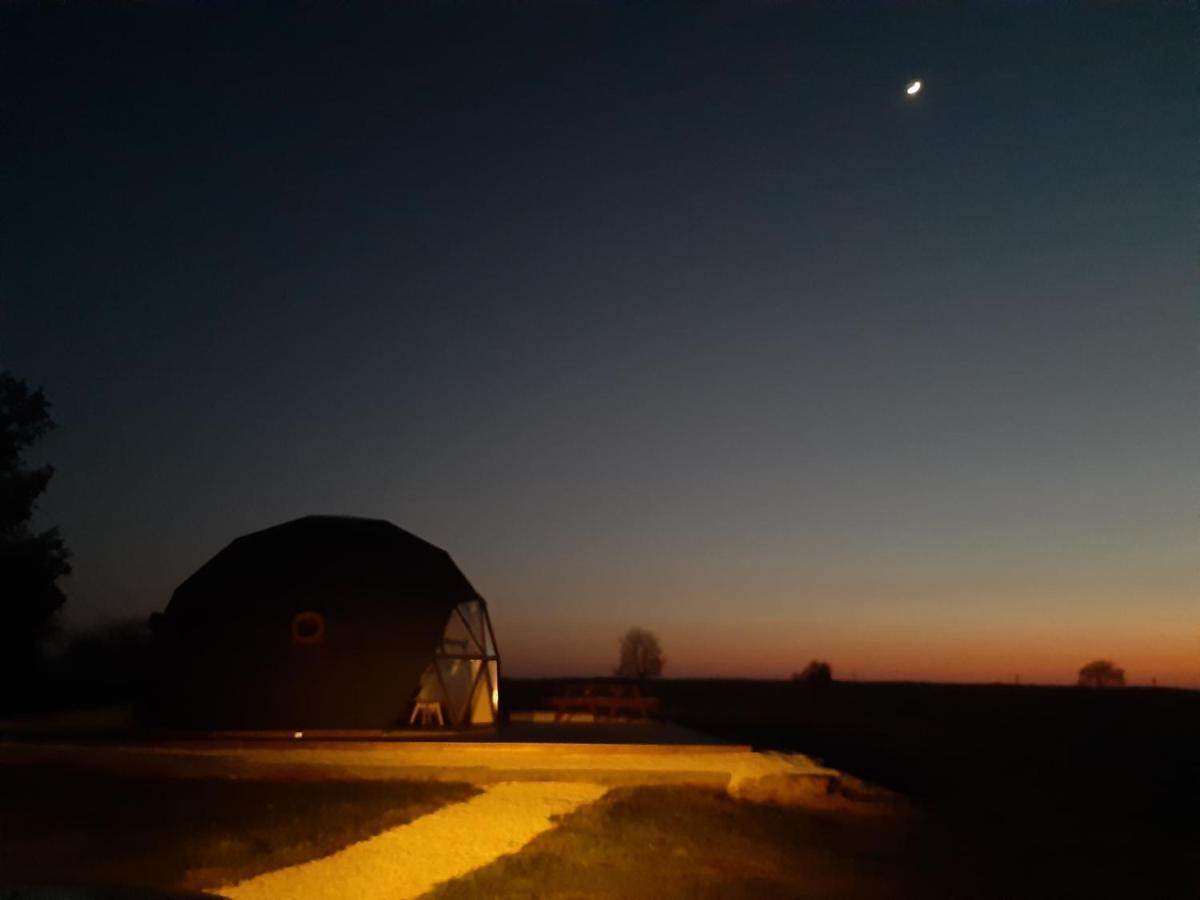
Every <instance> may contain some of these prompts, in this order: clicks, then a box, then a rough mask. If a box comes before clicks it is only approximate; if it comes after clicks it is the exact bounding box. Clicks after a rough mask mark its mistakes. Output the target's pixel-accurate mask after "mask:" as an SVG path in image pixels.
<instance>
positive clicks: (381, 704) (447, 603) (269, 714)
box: [147, 516, 500, 731]
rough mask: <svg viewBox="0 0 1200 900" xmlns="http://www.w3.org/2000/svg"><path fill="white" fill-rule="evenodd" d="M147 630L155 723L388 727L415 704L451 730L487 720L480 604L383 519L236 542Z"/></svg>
mask: <svg viewBox="0 0 1200 900" xmlns="http://www.w3.org/2000/svg"><path fill="white" fill-rule="evenodd" d="M151 627H152V629H153V631H154V635H155V669H156V671H155V672H154V678H153V682H152V688H151V691H150V693H149V697H148V707H147V711H148V714H149V717H150V720H151V722H153V723H154V724H157V725H160V726H164V727H171V728H181V729H187V730H197V729H204V730H214V729H219V730H274V729H285V730H288V731H303V730H305V729H314V730H319V729H369V730H375V729H390V728H395V727H403V726H406V725H407V724H408V723H409V721H410V719H411V718H412V716H413V714H414V709H415V705H416V704H418V703H420V704H421V705H422V706H423V707H424V708H425V709H426V710H428V709H429V708H430V707H435V708H436V709H437V711H438V713H439V717H440V718H441V719H442V720H443V721H444V723H445V724H446V725H447V726H450V727H454V728H462V727H466V726H470V725H482V724H490V723H492V722H495V720H496V714H497V707H498V704H499V675H500V672H499V666H500V658H499V655H498V653H497V652H496V644H495V636H494V634H493V632H492V625H491V620H490V619H489V618H488V612H487V604H486V602H485V601H484V599H483V598H482V597H481V596H479V594H478V593H477V592H476V591H475V589H474V588H473V587H472V586H471V583H470V582H469V581H467V579H466V577H465V576H464V575H463V574H462V572H461V571H459V569H458V566H456V565H455V564H454V561H453V560H452V559H451V558H450V556H449V554H447V553H446V551H444V550H442V549H440V548H438V547H435V546H433V545H432V544H430V543H427V542H426V541H423V540H421V539H420V538H418V537H416V536H415V535H412V534H409V533H408V532H407V531H404V530H402V529H400V528H397V527H396V526H395V525H392V524H391V523H390V522H385V521H383V520H380V519H359V518H351V517H343V516H308V517H306V518H302V519H296V520H295V521H292V522H287V523H284V524H282V525H276V526H275V527H273V528H267V529H265V530H263V531H257V532H254V533H253V534H248V535H246V536H244V537H240V538H238V539H237V540H235V541H234V542H233V543H232V544H230V545H229V546H228V547H226V548H225V549H224V550H222V551H221V552H220V553H218V554H217V555H216V556H214V557H213V558H212V559H211V560H209V561H208V562H207V563H205V564H204V565H203V566H201V567H200V569H198V570H197V571H196V572H195V573H194V574H193V575H192V576H191V577H190V578H188V579H187V580H186V581H184V582H183V583H182V584H181V585H180V586H179V587H178V588H177V589H176V590H175V593H174V594H173V595H172V597H171V601H170V603H168V604H167V608H166V610H165V611H164V612H163V613H161V614H156V615H155V616H153V617H152V621H151Z"/></svg>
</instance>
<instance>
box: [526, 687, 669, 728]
mask: <svg viewBox="0 0 1200 900" xmlns="http://www.w3.org/2000/svg"><path fill="white" fill-rule="evenodd" d="M547 702H548V703H549V704H550V708H551V709H553V710H554V721H555V722H561V721H562V720H563V718H564V717H566V716H567V715H568V714H570V713H573V712H580V713H591V714H592V716H593V717H594V718H595V719H596V720H598V721H599V720H602V719H618V718H624V717H629V718H640V719H649V718H650V713H651V712H653V711H657V709H658V698H657V697H644V696H642V691H641V689H640V688H639V687H638V686H637V685H636V684H614V683H612V682H595V683H591V684H572V685H567V686H566V688H565V690H564V691H563V693H562V694H560V695H559V696H556V697H550V698H549V700H548V701H547Z"/></svg>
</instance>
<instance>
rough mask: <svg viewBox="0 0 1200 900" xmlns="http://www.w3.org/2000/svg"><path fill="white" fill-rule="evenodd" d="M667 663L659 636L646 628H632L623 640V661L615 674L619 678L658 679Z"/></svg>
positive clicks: (618, 665)
mask: <svg viewBox="0 0 1200 900" xmlns="http://www.w3.org/2000/svg"><path fill="white" fill-rule="evenodd" d="M665 663H666V660H665V659H664V658H663V652H662V644H660V643H659V641H658V636H657V635H655V634H654V633H653V632H650V631H647V630H646V629H644V628H630V629H629V630H628V631H627V632H625V634H624V635H623V636H622V638H621V660H620V662H619V663H618V664H617V668H616V670H615V671H614V673H613V674H614V675H616V676H617V677H619V678H637V679H641V680H644V679H646V678H656V677H658V676H659V675H661V674H662V670H663V666H664V665H665Z"/></svg>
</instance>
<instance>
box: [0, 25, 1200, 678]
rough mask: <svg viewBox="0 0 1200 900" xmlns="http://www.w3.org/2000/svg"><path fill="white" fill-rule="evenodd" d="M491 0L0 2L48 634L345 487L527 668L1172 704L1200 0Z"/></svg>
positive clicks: (2, 262)
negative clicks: (1136, 698) (680, 0)
mask: <svg viewBox="0 0 1200 900" xmlns="http://www.w3.org/2000/svg"><path fill="white" fill-rule="evenodd" d="M64 6H68V5H66V4H64ZM501 6H503V7H504V11H503V12H497V11H496V7H492V9H491V11H485V10H484V9H483V8H471V7H466V6H459V5H453V4H444V5H443V4H434V5H432V6H429V7H424V6H420V7H411V8H409V9H407V10H405V11H394V10H393V11H391V12H383V11H379V10H375V9H372V10H370V11H363V10H361V9H360V10H357V11H348V10H347V9H346V8H345V7H342V6H340V5H335V4H328V5H325V4H321V3H312V4H308V5H305V6H299V5H298V6H295V7H286V8H281V9H280V10H277V11H276V12H273V13H271V14H269V15H268V14H265V13H261V12H258V13H237V12H233V11H231V10H229V9H226V8H224V7H221V8H220V9H219V10H218V11H213V10H211V9H205V8H203V7H201V6H191V5H188V4H181V3H176V4H164V5H159V6H153V5H151V6H141V5H138V4H128V5H126V7H125V8H115V9H112V10H109V11H108V12H95V11H92V12H86V11H78V10H64V9H58V8H53V7H51V6H50V5H41V6H40V7H34V6H32V5H30V6H25V5H20V4H18V5H8V6H5V7H4V8H3V9H2V10H0V154H2V158H0V162H2V165H0V191H2V192H3V201H2V203H0V275H2V279H0V368H7V369H11V370H13V371H14V372H15V373H16V374H18V375H19V376H21V377H24V378H26V379H28V380H29V381H31V382H32V383H34V384H39V385H42V386H44V387H45V389H46V391H47V393H48V394H49V396H50V398H51V400H52V402H53V403H54V415H55V417H56V419H57V420H58V422H59V429H58V430H57V431H56V432H55V433H54V435H53V436H52V437H51V438H49V439H48V440H46V441H45V442H44V444H43V446H42V447H41V448H40V449H39V451H38V453H37V458H38V459H42V458H45V459H47V460H49V461H52V462H53V463H54V464H55V465H56V466H57V467H58V475H57V476H56V477H55V479H54V481H53V482H52V484H51V488H50V491H49V493H48V494H47V496H46V497H45V499H44V500H43V502H42V504H41V507H40V513H39V520H38V521H39V523H41V524H44V525H49V524H55V523H57V524H59V525H60V526H61V528H62V531H63V534H64V536H65V537H66V539H67V541H68V543H69V544H70V546H71V547H72V548H73V549H74V551H75V554H76V555H75V560H74V563H75V575H74V576H72V577H71V578H70V579H68V580H67V582H66V584H65V585H64V586H65V587H66V589H67V591H68V594H69V597H70V600H69V603H68V614H67V617H66V622H67V625H68V626H72V627H76V628H77V627H82V626H87V625H91V624H94V623H96V622H98V621H101V620H107V619H116V618H123V617H130V616H134V617H139V618H141V617H144V616H145V615H146V614H148V613H149V612H150V611H152V610H154V609H160V608H162V607H163V606H164V605H165V603H166V601H167V600H168V598H169V596H170V593H171V591H172V590H173V588H174V587H175V585H176V584H178V583H179V582H180V581H181V580H182V579H183V578H185V577H186V576H187V575H188V574H189V573H190V572H191V571H192V570H194V569H195V568H196V567H198V566H199V565H200V564H201V563H203V562H204V561H205V560H206V559H208V558H209V557H210V556H211V555H212V554H214V553H215V552H216V551H218V550H219V549H220V548H221V547H223V546H224V545H225V544H226V543H228V542H229V541H230V540H232V539H233V538H234V537H236V536H238V535H240V534H243V533H246V532H248V531H253V530H256V529H258V528H262V527H266V526H269V525H272V524H275V523H278V522H281V521H284V520H287V519H289V518H293V517H296V516H299V515H304V514H308V513H314V512H320V513H345V514H353V515H365V516H375V517H382V518H386V519H389V520H391V521H393V522H395V523H396V524H398V525H400V526H401V527H403V528H407V529H409V530H411V531H413V532H415V533H417V534H419V535H421V536H423V537H425V538H427V539H428V540H431V541H433V542H434V543H437V544H439V545H441V546H443V547H445V548H446V549H447V550H449V551H450V553H451V554H452V555H453V556H454V557H455V559H456V560H457V561H458V563H459V565H460V566H461V567H462V568H463V570H464V571H465V572H466V574H467V575H468V577H469V578H470V579H471V580H472V581H473V583H474V584H475V586H476V587H477V588H478V589H479V591H480V592H481V593H482V594H483V595H484V596H486V597H487V598H488V600H489V602H490V604H491V607H492V611H493V616H494V621H495V626H496V630H497V636H498V638H499V642H500V649H501V652H502V653H503V654H504V657H505V663H506V671H507V672H508V673H509V674H516V675H532V674H558V673H579V674H592V673H602V672H606V671H608V670H609V669H611V667H612V665H613V664H614V663H615V661H616V641H617V638H618V636H619V635H620V633H621V632H622V631H623V630H624V629H625V628H627V627H628V626H631V625H642V626H645V627H648V628H651V629H653V630H654V631H656V632H658V634H659V635H660V636H661V638H662V641H663V645H664V649H665V651H666V655H667V659H668V663H667V674H669V675H679V676H682V675H716V676H726V675H728V676H752V677H788V676H789V675H790V674H791V672H792V671H794V670H797V669H800V668H802V667H803V666H804V664H805V663H807V662H808V660H810V659H812V658H813V657H819V658H825V659H828V660H829V661H830V662H831V663H832V664H833V666H834V671H835V674H838V675H841V676H845V677H849V676H851V675H856V676H857V677H859V678H862V679H866V678H931V679H939V680H984V681H1011V680H1013V679H1014V677H1016V676H1018V675H1019V676H1020V677H1021V680H1022V681H1069V680H1073V678H1074V675H1075V672H1076V670H1077V669H1078V668H1079V667H1080V666H1081V665H1082V664H1084V663H1085V662H1087V661H1089V660H1091V659H1093V658H1096V657H1098V656H1104V657H1110V658H1113V659H1115V660H1116V661H1117V662H1118V663H1119V664H1120V665H1123V666H1124V667H1125V668H1126V669H1127V670H1128V673H1129V676H1130V679H1131V681H1133V682H1134V683H1148V682H1149V681H1150V679H1151V678H1157V679H1158V681H1159V682H1160V683H1170V684H1186V685H1192V686H1200V602H1198V600H1200V563H1198V559H1200V553H1198V552H1197V550H1198V538H1200V520H1198V517H1197V510H1200V466H1198V461H1200V418H1198V416H1197V411H1198V409H1200V406H1198V400H1200V390H1198V387H1200V379H1198V372H1200V366H1198V365H1197V363H1198V358H1197V347H1198V346H1200V327H1198V324H1200V315H1198V311H1200V306H1198V303H1197V299H1198V291H1197V285H1198V284H1200V279H1198V269H1197V253H1196V248H1197V222H1198V218H1197V214H1196V213H1197V203H1196V200H1197V197H1196V186H1197V184H1198V181H1197V176H1198V175H1200V171H1198V170H1200V165H1198V162H1200V117H1198V116H1197V99H1198V97H1200V92H1198V90H1197V85H1198V83H1200V81H1198V78H1197V72H1198V70H1200V68H1198V66H1197V63H1196V52H1195V50H1196V46H1197V35H1198V34H1200V31H1198V28H1197V22H1196V17H1195V14H1194V13H1193V12H1191V11H1189V10H1188V9H1187V4H1182V3H1181V4H1172V5H1155V4H1151V3H1145V4H1130V5H1123V4H1113V5H1085V4H1074V5H1071V4H1061V3H1032V2H1031V3H990V4H988V3H985V4H977V3H970V2H965V3H955V4H944V5H939V6H929V7H910V8H907V9H901V8H899V7H896V6H889V7H887V8H884V7H878V8H877V7H869V6H868V5H866V4H859V3H847V4H837V5H828V6H822V5H816V4H809V3H796V4H789V3H761V4H744V3H738V4H732V3H731V4H701V5H697V6H694V7H684V6H675V5H671V6H668V5H651V7H652V9H653V11H652V12H647V11H646V9H645V5H643V4H630V5H625V4H606V3H559V4H532V3H529V4H525V3H513V4H502V5H501ZM912 78H920V79H922V80H923V82H924V84H925V88H924V90H923V91H922V92H921V93H920V94H919V95H917V96H916V97H915V98H908V97H906V96H905V94H904V87H905V84H906V83H907V82H908V81H909V80H910V79H912Z"/></svg>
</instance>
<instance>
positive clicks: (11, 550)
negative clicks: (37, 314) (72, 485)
mask: <svg viewBox="0 0 1200 900" xmlns="http://www.w3.org/2000/svg"><path fill="white" fill-rule="evenodd" d="M53 427H54V422H53V421H52V420H51V418H50V403H49V402H48V401H47V400H46V395H45V394H43V393H42V391H41V390H33V391H31V390H30V389H29V386H28V385H26V384H25V382H23V381H20V380H19V379H17V378H15V377H13V376H12V375H11V374H10V373H8V372H0V677H3V678H6V679H10V678H11V677H12V676H13V675H14V673H26V674H27V671H28V667H29V666H31V665H33V664H35V663H37V662H38V661H39V660H40V658H41V652H42V644H43V642H44V641H45V639H46V638H47V637H49V636H50V635H51V634H52V633H53V632H54V627H55V624H56V619H55V616H56V613H57V612H58V610H59V608H60V607H62V605H63V603H65V602H66V596H65V595H64V594H63V592H62V590H61V589H60V588H59V587H58V585H57V584H56V583H55V582H56V581H57V580H58V579H59V578H60V577H62V576H63V575H66V574H68V573H69V572H70V571H71V566H70V564H69V563H68V562H67V560H68V559H69V558H70V552H69V551H68V550H67V548H66V545H65V544H64V543H63V540H62V538H61V537H60V536H59V533H58V529H57V528H51V529H49V530H47V531H42V532H40V533H38V532H34V531H33V530H32V528H31V526H30V520H31V519H32V517H33V511H34V509H35V508H36V506H37V499H38V497H40V496H41V495H42V493H43V492H44V491H45V490H46V485H47V484H49V482H50V478H51V477H52V476H53V475H54V467H53V466H48V465H46V466H41V467H39V468H29V467H27V466H26V465H25V460H24V453H25V451H26V450H27V449H28V448H29V447H30V446H32V445H33V444H34V443H36V442H37V440H38V439H39V438H41V437H42V436H43V435H44V434H46V432H48V431H49V430H50V429H51V428H53Z"/></svg>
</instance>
